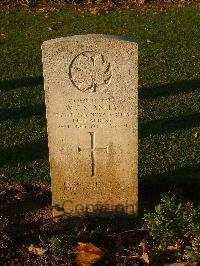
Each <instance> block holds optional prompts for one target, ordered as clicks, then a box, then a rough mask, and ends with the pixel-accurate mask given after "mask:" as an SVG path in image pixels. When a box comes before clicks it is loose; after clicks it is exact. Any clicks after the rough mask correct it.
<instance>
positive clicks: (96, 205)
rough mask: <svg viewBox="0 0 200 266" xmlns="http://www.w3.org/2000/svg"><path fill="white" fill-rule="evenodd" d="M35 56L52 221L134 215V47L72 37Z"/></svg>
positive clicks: (98, 37)
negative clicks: (44, 115) (41, 91)
mask: <svg viewBox="0 0 200 266" xmlns="http://www.w3.org/2000/svg"><path fill="white" fill-rule="evenodd" d="M42 53H43V72H44V83H45V101H46V111H47V127H48V143H49V158H50V169H51V178H52V198H53V215H54V217H59V216H84V215H87V214H89V213H92V214H97V215H99V214H107V213H113V214H119V213H120V214H121V213H125V214H136V213H137V204H138V117H137V111H138V50H137V44H136V43H135V42H134V41H132V40H129V39H126V38H124V37H119V36H106V35H85V36H72V37H66V38H60V39H55V40H49V41H46V42H44V43H43V45H42Z"/></svg>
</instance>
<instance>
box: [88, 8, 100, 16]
mask: <svg viewBox="0 0 200 266" xmlns="http://www.w3.org/2000/svg"><path fill="white" fill-rule="evenodd" d="M97 12H98V9H97V8H96V7H93V8H90V14H92V15H96V14H97Z"/></svg>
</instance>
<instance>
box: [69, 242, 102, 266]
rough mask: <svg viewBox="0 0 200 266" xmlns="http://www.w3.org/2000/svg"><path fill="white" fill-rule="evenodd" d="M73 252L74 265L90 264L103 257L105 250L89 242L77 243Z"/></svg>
mask: <svg viewBox="0 0 200 266" xmlns="http://www.w3.org/2000/svg"><path fill="white" fill-rule="evenodd" d="M74 252H75V254H76V258H75V261H76V265H79V266H90V265H93V264H94V263H96V262H98V261H99V260H100V259H102V258H103V256H104V254H105V252H104V251H103V250H101V249H100V248H97V247H96V246H94V245H93V244H91V243H78V246H77V247H75V249H74Z"/></svg>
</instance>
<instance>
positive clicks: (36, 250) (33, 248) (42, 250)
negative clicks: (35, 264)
mask: <svg viewBox="0 0 200 266" xmlns="http://www.w3.org/2000/svg"><path fill="white" fill-rule="evenodd" d="M28 251H29V252H30V253H33V254H34V255H38V256H42V255H43V254H44V253H45V252H46V251H47V249H46V248H43V247H38V246H35V245H33V244H31V245H30V246H29V247H28Z"/></svg>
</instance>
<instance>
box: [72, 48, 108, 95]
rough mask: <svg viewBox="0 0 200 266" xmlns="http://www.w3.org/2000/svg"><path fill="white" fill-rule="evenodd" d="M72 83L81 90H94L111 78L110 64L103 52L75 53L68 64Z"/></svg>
mask: <svg viewBox="0 0 200 266" xmlns="http://www.w3.org/2000/svg"><path fill="white" fill-rule="evenodd" d="M69 77H70V80H71V82H72V83H73V85H74V86H75V87H76V88H77V89H78V90H80V91H83V92H96V91H98V89H101V87H103V86H105V85H108V84H109V83H110V80H111V78H112V71H111V65H110V63H109V62H108V59H107V58H106V57H105V55H103V54H97V53H95V52H92V51H86V52H83V53H81V54H79V55H77V56H76V57H75V58H74V59H73V60H72V62H71V64H70V66H69Z"/></svg>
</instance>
